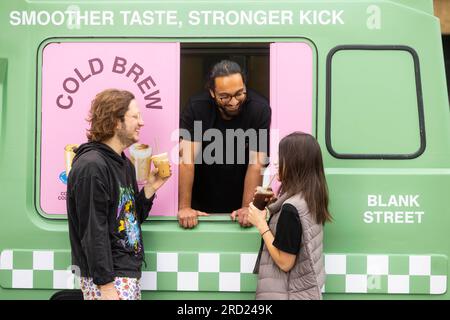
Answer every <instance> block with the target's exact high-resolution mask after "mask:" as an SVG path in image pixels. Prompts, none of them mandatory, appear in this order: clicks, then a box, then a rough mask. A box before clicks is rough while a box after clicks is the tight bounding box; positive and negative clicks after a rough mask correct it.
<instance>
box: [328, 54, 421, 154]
mask: <svg viewBox="0 0 450 320" xmlns="http://www.w3.org/2000/svg"><path fill="white" fill-rule="evenodd" d="M326 143H327V148H328V150H329V152H330V153H331V154H332V155H333V156H334V157H336V158H343V159H344V158H345V159H412V158H416V157H418V156H420V155H421V154H422V153H423V152H424V150H425V125H424V113H423V102H422V89H421V82H420V68H419V59H418V56H417V54H416V52H415V51H414V50H413V49H411V48H409V47H404V46H341V47H337V48H334V49H333V50H332V51H331V52H330V53H329V55H328V59H327V113H326Z"/></svg>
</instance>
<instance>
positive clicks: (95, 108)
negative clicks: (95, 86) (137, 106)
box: [86, 89, 134, 142]
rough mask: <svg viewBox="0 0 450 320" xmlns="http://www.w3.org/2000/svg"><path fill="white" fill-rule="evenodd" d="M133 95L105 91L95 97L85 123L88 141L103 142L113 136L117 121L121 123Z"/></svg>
mask: <svg viewBox="0 0 450 320" xmlns="http://www.w3.org/2000/svg"><path fill="white" fill-rule="evenodd" d="M133 99H134V95H133V94H132V93H131V92H129V91H126V90H117V89H107V90H104V91H102V92H100V93H98V94H97V95H96V96H95V99H94V100H92V103H91V110H90V111H89V117H88V119H87V121H89V122H90V123H91V128H90V129H89V130H88V132H87V134H86V135H87V138H88V141H98V142H100V141H104V140H107V139H109V138H111V137H113V136H114V129H115V127H116V125H117V121H123V120H124V116H125V113H126V112H127V111H128V106H129V105H130V102H131V100H133Z"/></svg>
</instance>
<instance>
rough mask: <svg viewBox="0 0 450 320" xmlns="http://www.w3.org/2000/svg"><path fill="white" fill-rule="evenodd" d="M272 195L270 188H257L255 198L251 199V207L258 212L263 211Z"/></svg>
mask: <svg viewBox="0 0 450 320" xmlns="http://www.w3.org/2000/svg"><path fill="white" fill-rule="evenodd" d="M273 195H274V194H273V191H272V188H270V187H257V188H256V193H255V196H254V198H253V205H254V206H255V207H256V208H258V209H259V210H264V208H265V207H266V206H267V204H268V203H269V201H270V199H271V198H272V197H273Z"/></svg>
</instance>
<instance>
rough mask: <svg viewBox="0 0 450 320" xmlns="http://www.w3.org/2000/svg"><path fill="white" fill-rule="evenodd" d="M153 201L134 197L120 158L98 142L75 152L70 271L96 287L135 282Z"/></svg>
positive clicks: (128, 169) (132, 180) (129, 168)
mask: <svg viewBox="0 0 450 320" xmlns="http://www.w3.org/2000/svg"><path fill="white" fill-rule="evenodd" d="M154 197H155V196H153V197H152V198H150V199H147V198H146V197H145V193H144V190H141V192H139V190H138V185H137V182H136V175H135V169H134V166H133V164H132V163H131V161H130V160H129V159H128V158H127V157H126V156H125V154H124V153H122V154H121V155H119V154H117V153H116V152H115V151H114V150H113V149H111V148H110V147H109V146H107V145H105V144H103V143H99V142H89V143H85V144H82V145H81V146H80V147H79V148H78V150H77V151H76V156H75V158H74V160H73V163H72V169H71V171H70V173H69V178H68V183H67V215H68V220H69V236H70V244H71V249H72V265H74V266H78V267H79V269H80V273H81V274H80V275H81V276H82V277H91V278H93V280H94V283H95V284H97V285H103V284H107V283H109V282H112V281H114V277H129V278H140V277H141V266H142V261H143V260H144V247H143V242H142V231H141V224H142V222H143V221H144V220H145V219H146V218H147V216H148V213H149V211H150V209H151V207H152V204H153V199H154Z"/></svg>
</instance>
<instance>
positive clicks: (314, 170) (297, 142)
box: [278, 132, 332, 224]
mask: <svg viewBox="0 0 450 320" xmlns="http://www.w3.org/2000/svg"><path fill="white" fill-rule="evenodd" d="M278 155H279V169H278V175H279V177H280V181H281V188H280V190H279V195H282V194H285V193H286V194H287V195H288V196H293V195H294V194H297V193H302V195H303V197H304V199H305V201H306V203H307V205H308V208H309V211H310V212H311V214H312V215H313V216H314V218H315V219H316V222H317V223H320V224H325V222H328V221H331V220H332V218H331V214H330V213H329V211H328V188H327V182H326V180H325V172H324V169H323V161H322V153H321V151H320V146H319V143H317V141H316V139H315V138H314V137H313V136H311V135H310V134H307V133H303V132H293V133H291V134H289V135H287V136H286V137H284V138H283V139H281V141H280V144H279V150H278Z"/></svg>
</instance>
